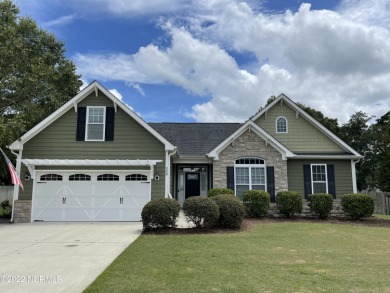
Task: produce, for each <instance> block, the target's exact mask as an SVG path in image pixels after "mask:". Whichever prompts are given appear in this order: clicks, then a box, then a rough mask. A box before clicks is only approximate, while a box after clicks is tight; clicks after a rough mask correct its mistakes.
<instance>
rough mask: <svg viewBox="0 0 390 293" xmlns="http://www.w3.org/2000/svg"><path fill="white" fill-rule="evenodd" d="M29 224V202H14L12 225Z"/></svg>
mask: <svg viewBox="0 0 390 293" xmlns="http://www.w3.org/2000/svg"><path fill="white" fill-rule="evenodd" d="M30 222H31V200H15V203H14V223H30Z"/></svg>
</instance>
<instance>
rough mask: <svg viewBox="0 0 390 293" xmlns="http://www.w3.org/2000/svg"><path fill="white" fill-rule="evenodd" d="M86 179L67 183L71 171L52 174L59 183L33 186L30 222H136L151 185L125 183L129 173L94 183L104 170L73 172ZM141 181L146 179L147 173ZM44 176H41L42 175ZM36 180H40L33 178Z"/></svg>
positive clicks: (148, 196)
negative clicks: (113, 179)
mask: <svg viewBox="0 0 390 293" xmlns="http://www.w3.org/2000/svg"><path fill="white" fill-rule="evenodd" d="M77 172H78V173H83V174H85V175H87V176H90V177H89V179H91V180H88V181H87V180H85V181H68V178H69V176H70V175H71V174H74V172H72V171H56V172H55V173H57V174H59V175H61V176H62V178H63V181H46V182H44V183H38V182H37V183H36V184H34V213H33V214H34V219H35V220H44V221H140V220H141V211H142V208H143V207H144V205H145V204H146V203H147V202H148V201H149V200H150V192H151V183H150V182H145V181H126V180H125V177H126V175H128V174H131V172H129V171H121V172H114V173H115V174H117V175H118V176H119V178H120V180H119V181H97V180H96V178H97V175H99V174H104V173H112V172H107V171H80V172H79V171H77ZM136 173H141V174H144V175H145V176H144V177H143V178H142V180H145V178H147V176H149V175H148V174H149V173H147V172H145V173H142V172H136ZM42 174H44V173H42ZM42 174H39V175H42ZM128 177H129V176H128ZM37 178H40V177H39V176H37Z"/></svg>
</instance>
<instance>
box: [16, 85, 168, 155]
mask: <svg viewBox="0 0 390 293" xmlns="http://www.w3.org/2000/svg"><path fill="white" fill-rule="evenodd" d="M98 91H100V92H102V93H103V94H104V95H105V96H106V97H107V98H109V99H110V100H111V101H112V102H113V104H114V107H115V109H116V107H117V106H118V107H120V108H121V109H122V110H123V111H124V112H125V113H127V114H128V115H129V116H130V117H132V118H133V119H134V120H135V121H137V122H138V123H139V124H140V125H141V126H142V127H143V128H145V129H146V130H147V131H149V133H151V134H152V135H153V136H154V137H156V139H158V140H159V141H160V142H162V143H163V144H164V145H165V149H166V150H174V149H175V147H174V146H173V145H172V144H171V143H170V142H169V141H168V140H166V139H165V138H164V137H162V136H161V135H160V134H159V133H158V132H157V131H155V130H154V129H153V128H152V127H150V126H149V124H148V123H146V122H145V121H144V120H143V119H142V118H141V117H140V116H138V115H137V114H136V113H134V112H133V111H132V110H131V109H130V108H129V107H128V106H127V105H126V104H125V103H123V102H122V101H121V100H119V99H118V98H117V97H115V96H114V95H113V94H112V93H111V92H109V91H108V90H107V89H106V88H105V87H104V86H102V85H101V84H100V83H99V82H97V81H94V82H92V83H91V84H89V85H88V86H87V87H86V88H84V89H83V90H82V91H80V92H79V93H78V94H77V95H76V96H75V97H74V98H72V99H71V100H69V101H68V102H67V103H66V104H64V105H63V106H62V107H60V108H59V109H57V110H56V111H55V112H53V113H52V114H51V115H50V116H48V117H47V118H46V119H44V120H42V121H41V122H40V123H38V124H37V125H36V126H34V127H33V128H32V129H30V130H29V131H27V132H26V133H25V134H24V135H23V136H22V137H21V138H20V139H18V140H17V141H14V142H13V143H12V144H11V145H10V146H9V148H10V149H12V150H21V149H23V144H25V143H26V142H27V141H29V140H30V139H31V138H33V137H34V136H35V135H37V134H38V133H39V132H41V131H42V130H43V129H45V128H46V127H47V126H49V125H50V124H51V123H53V122H54V121H55V120H57V119H58V118H59V117H61V116H62V115H63V114H65V113H66V112H67V111H69V110H71V109H72V108H74V109H75V110H77V103H79V102H80V101H82V100H83V99H85V98H86V97H87V96H89V95H90V94H91V93H93V92H95V94H96V95H97V94H98Z"/></svg>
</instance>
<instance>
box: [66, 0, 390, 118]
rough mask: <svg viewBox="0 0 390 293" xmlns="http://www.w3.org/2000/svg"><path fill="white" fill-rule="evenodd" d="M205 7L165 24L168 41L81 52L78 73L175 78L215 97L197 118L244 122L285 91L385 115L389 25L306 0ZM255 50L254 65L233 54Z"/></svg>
mask: <svg viewBox="0 0 390 293" xmlns="http://www.w3.org/2000/svg"><path fill="white" fill-rule="evenodd" d="M222 2H224V3H225V4H226V5H220V4H221V3H222ZM344 2H345V3H347V1H344ZM210 3H211V4H210ZM200 5H203V6H202V7H203V10H201V9H200V10H199V13H200V11H201V14H195V15H193V16H192V17H191V19H189V21H188V22H187V25H186V29H184V28H182V27H181V28H179V27H178V25H175V20H172V22H169V23H167V25H166V26H165V28H166V30H167V33H168V34H170V36H171V37H172V41H171V44H170V46H169V47H168V48H166V49H162V48H159V47H157V46H156V45H153V44H151V45H148V46H146V47H142V48H140V49H139V51H138V52H137V53H136V54H132V55H129V54H123V53H118V54H76V55H75V56H74V60H75V62H76V64H77V65H78V69H79V71H80V72H81V73H82V74H83V76H86V77H87V78H90V79H99V80H116V81H125V82H127V83H129V84H136V85H142V84H158V83H168V84H173V85H176V86H179V87H181V88H183V89H185V90H187V91H188V92H190V93H192V94H193V95H198V96H204V97H206V98H207V97H211V99H209V100H208V101H205V102H204V103H199V104H197V105H194V107H193V109H192V110H191V111H188V112H187V116H190V117H193V118H194V119H195V120H197V121H242V120H245V119H246V118H248V116H250V115H251V114H253V113H254V112H255V111H256V109H257V108H259V107H260V106H264V105H265V102H266V100H267V98H268V97H269V96H271V95H278V94H280V93H282V92H283V93H285V94H287V95H288V96H290V97H291V98H292V99H293V100H295V101H298V102H302V103H304V104H306V105H308V106H311V107H314V108H316V109H318V110H321V111H323V112H324V114H325V115H327V116H330V117H337V118H338V119H339V120H340V121H341V122H345V121H346V120H347V118H348V115H351V114H352V113H354V112H355V111H358V110H363V111H365V112H368V113H369V114H371V115H382V114H383V113H384V112H385V109H388V108H390V99H389V98H388V97H389V96H390V83H389V82H388V80H389V78H390V69H389V68H390V66H389V65H390V32H389V30H388V29H387V28H386V27H385V26H382V27H381V26H379V24H378V23H376V24H375V25H371V24H370V23H369V21H361V20H355V19H354V17H352V16H346V15H347V12H348V9H347V8H346V7H347V6H346V4H345V5H344V6H343V8H340V11H341V12H335V11H327V10H318V11H317V10H311V8H310V5H308V4H302V5H301V7H300V9H299V11H297V12H296V13H293V12H290V11H287V12H286V13H285V14H265V13H261V12H255V11H253V10H252V9H251V7H250V6H249V5H248V4H246V3H236V2H235V1H222V0H216V1H214V2H208V1H201V2H200ZM207 5H209V6H211V7H212V8H213V9H208V6H207ZM380 7H381V6H380ZM387 15H388V14H387ZM355 18H357V17H355ZM181 21H182V20H181ZM205 22H207V23H208V25H204V23H205ZM229 52H233V53H229ZM248 52H249V53H253V54H254V55H255V56H256V59H257V60H256V64H255V65H254V66H252V68H255V69H254V70H251V71H250V72H249V71H246V70H244V69H243V68H241V67H240V66H239V64H237V62H236V60H235V59H234V58H233V56H234V54H236V53H239V54H241V53H243V54H245V53H248ZM379 104H380V105H381V106H380V107H379V106H378V105H379Z"/></svg>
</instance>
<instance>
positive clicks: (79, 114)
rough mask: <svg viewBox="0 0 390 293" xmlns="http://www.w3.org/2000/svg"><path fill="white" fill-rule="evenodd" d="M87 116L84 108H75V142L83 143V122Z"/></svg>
mask: <svg viewBox="0 0 390 293" xmlns="http://www.w3.org/2000/svg"><path fill="white" fill-rule="evenodd" d="M86 116H87V108H86V107H77V132H76V140H77V141H84V140H85V122H86Z"/></svg>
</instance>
